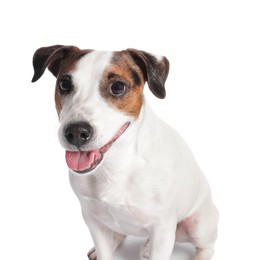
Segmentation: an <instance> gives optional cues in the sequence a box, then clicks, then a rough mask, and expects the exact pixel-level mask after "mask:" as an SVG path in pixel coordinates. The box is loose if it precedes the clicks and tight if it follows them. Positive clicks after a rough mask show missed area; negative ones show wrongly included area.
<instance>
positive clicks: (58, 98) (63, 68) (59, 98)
mask: <svg viewBox="0 0 266 260" xmlns="http://www.w3.org/2000/svg"><path fill="white" fill-rule="evenodd" d="M91 51H92V50H80V49H78V48H73V49H72V51H71V52H70V53H69V54H68V55H66V57H65V58H64V60H63V61H61V63H60V68H59V71H58V76H57V83H56V88H55V106H56V111H57V114H58V117H59V118H60V112H61V110H62V107H63V100H64V97H65V95H62V94H61V93H60V91H59V81H60V79H61V78H62V77H63V76H65V75H69V74H70V72H71V71H73V70H74V69H75V66H76V64H77V62H78V61H79V59H80V58H82V57H83V56H84V55H86V54H88V53H89V52H91Z"/></svg>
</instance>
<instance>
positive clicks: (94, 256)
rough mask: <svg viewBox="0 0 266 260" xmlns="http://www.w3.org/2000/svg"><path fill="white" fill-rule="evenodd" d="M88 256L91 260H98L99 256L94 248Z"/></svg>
mask: <svg viewBox="0 0 266 260" xmlns="http://www.w3.org/2000/svg"><path fill="white" fill-rule="evenodd" d="M87 256H88V258H89V260H97V255H96V251H95V248H94V247H93V248H92V249H91V250H90V251H89V253H88V254H87Z"/></svg>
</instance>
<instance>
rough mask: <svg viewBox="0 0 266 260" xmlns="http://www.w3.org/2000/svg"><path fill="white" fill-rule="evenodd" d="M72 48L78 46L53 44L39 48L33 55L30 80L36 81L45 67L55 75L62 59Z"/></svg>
mask: <svg viewBox="0 0 266 260" xmlns="http://www.w3.org/2000/svg"><path fill="white" fill-rule="evenodd" d="M73 49H78V48H77V47H75V46H64V45H53V46H49V47H42V48H39V49H38V50H37V51H36V52H35V53H34V55H33V68H34V75H33V78H32V82H35V81H37V80H38V79H39V78H40V77H41V76H42V74H43V73H44V71H45V69H46V68H47V67H48V69H49V70H50V71H51V72H52V73H53V75H54V76H55V77H57V75H58V73H59V70H60V64H61V62H62V60H63V59H64V58H65V57H66V55H67V54H68V53H69V52H70V51H71V50H73Z"/></svg>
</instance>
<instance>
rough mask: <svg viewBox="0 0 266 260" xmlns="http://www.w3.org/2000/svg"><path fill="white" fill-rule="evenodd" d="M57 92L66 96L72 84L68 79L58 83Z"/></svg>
mask: <svg viewBox="0 0 266 260" xmlns="http://www.w3.org/2000/svg"><path fill="white" fill-rule="evenodd" d="M58 86H59V91H60V93H61V94H68V93H70V91H71V90H72V84H71V81H70V79H68V78H65V79H61V80H60V81H59V83H58Z"/></svg>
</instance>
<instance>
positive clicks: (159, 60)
mask: <svg viewBox="0 0 266 260" xmlns="http://www.w3.org/2000/svg"><path fill="white" fill-rule="evenodd" d="M127 51H128V52H129V53H130V55H131V56H132V58H133V60H134V61H135V63H136V64H137V65H138V66H139V68H140V69H141V71H142V72H143V75H144V79H145V80H146V81H147V83H148V86H149V88H150V90H151V92H152V93H153V94H154V95H155V96H156V97H158V98H161V99H162V98H165V95H166V92H165V86H164V84H165V81H166V79H167V76H168V72H169V61H168V60H167V58H166V57H164V56H162V57H157V56H155V55H153V54H151V53H148V52H145V51H140V50H136V49H127Z"/></svg>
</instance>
